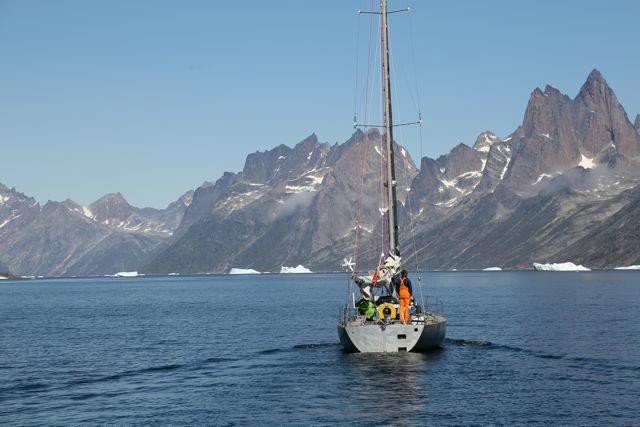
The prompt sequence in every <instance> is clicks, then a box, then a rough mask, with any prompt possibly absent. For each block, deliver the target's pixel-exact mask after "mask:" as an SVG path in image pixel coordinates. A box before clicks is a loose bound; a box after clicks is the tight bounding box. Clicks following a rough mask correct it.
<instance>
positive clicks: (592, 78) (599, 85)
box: [578, 68, 613, 99]
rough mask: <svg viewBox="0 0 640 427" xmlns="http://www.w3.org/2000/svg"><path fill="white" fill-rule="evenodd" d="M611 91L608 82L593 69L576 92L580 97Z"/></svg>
mask: <svg viewBox="0 0 640 427" xmlns="http://www.w3.org/2000/svg"><path fill="white" fill-rule="evenodd" d="M607 92H613V91H612V89H611V87H609V84H608V83H607V81H606V80H605V78H604V76H603V75H602V73H601V72H600V71H598V70H597V69H595V68H594V69H593V71H591V73H590V74H589V77H587V81H585V82H584V84H583V85H582V87H581V88H580V92H579V93H578V97H580V98H583V99H584V98H594V97H599V96H602V95H603V94H604V93H607Z"/></svg>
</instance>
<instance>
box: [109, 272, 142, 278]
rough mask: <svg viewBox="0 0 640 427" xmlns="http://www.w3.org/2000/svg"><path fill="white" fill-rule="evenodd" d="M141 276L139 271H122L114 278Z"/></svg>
mask: <svg viewBox="0 0 640 427" xmlns="http://www.w3.org/2000/svg"><path fill="white" fill-rule="evenodd" d="M138 276H141V275H140V274H138V272H137V271H121V272H119V273H116V274H114V275H113V277H138Z"/></svg>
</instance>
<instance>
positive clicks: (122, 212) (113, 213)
mask: <svg viewBox="0 0 640 427" xmlns="http://www.w3.org/2000/svg"><path fill="white" fill-rule="evenodd" d="M132 210H133V207H132V206H131V205H130V204H129V202H127V200H126V199H125V198H124V196H123V195H122V194H120V193H109V194H105V195H104V196H102V197H101V198H99V199H98V200H96V201H95V202H93V203H92V204H91V205H89V207H88V212H87V214H88V215H87V216H90V217H92V219H95V220H96V221H97V222H102V223H105V224H107V225H109V224H111V223H113V222H116V221H124V220H126V219H127V218H128V217H129V215H131V211H132Z"/></svg>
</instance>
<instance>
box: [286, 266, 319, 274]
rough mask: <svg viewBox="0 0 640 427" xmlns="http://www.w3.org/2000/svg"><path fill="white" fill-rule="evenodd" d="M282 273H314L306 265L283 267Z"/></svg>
mask: <svg viewBox="0 0 640 427" xmlns="http://www.w3.org/2000/svg"><path fill="white" fill-rule="evenodd" d="M280 273H312V271H311V270H309V269H308V268H307V267H305V266H304V265H299V266H297V267H285V266H282V267H281V268H280Z"/></svg>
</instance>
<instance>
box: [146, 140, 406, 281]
mask: <svg viewBox="0 0 640 427" xmlns="http://www.w3.org/2000/svg"><path fill="white" fill-rule="evenodd" d="M395 149H396V152H397V153H398V168H397V176H398V197H399V198H400V199H401V200H405V198H406V194H407V190H409V187H410V183H411V181H412V180H413V178H414V176H415V175H416V173H417V168H416V167H415V165H414V164H413V161H412V160H411V158H410V156H409V154H408V153H407V152H406V150H405V149H404V148H402V147H399V146H396V148H395ZM383 150H384V147H383V144H382V139H381V135H380V133H379V132H377V131H371V132H368V133H366V134H364V133H362V132H357V133H355V134H354V135H353V136H352V137H351V138H350V139H349V140H348V141H346V142H345V143H343V144H336V145H333V146H330V145H328V144H325V143H320V142H318V140H317V138H316V136H315V135H312V136H310V137H309V138H307V139H305V140H303V141H302V142H300V143H299V144H297V145H296V146H295V147H293V148H288V147H284V146H280V147H276V148H275V149H273V150H270V151H267V152H263V153H254V154H251V155H249V156H248V157H247V161H246V163H245V167H244V169H243V171H242V172H241V173H238V174H225V175H224V176H223V177H222V178H221V179H220V180H218V181H217V182H216V183H215V184H206V185H205V186H203V187H201V188H199V189H197V190H196V191H195V193H194V198H193V203H192V205H191V207H190V208H189V209H188V210H187V212H186V213H185V217H184V218H185V219H184V220H183V224H182V225H181V226H180V228H179V229H178V231H177V232H176V234H175V236H174V238H173V239H172V241H171V243H170V245H169V246H168V247H167V248H166V249H165V250H164V251H162V252H161V253H159V254H158V255H157V256H156V257H155V258H154V259H153V260H152V261H151V262H150V263H149V264H148V265H147V266H146V267H145V268H144V270H146V271H149V272H154V273H155V272H158V273H169V272H174V271H180V272H225V271H228V270H229V269H231V268H233V267H241V268H253V269H256V270H260V271H279V270H280V267H281V266H282V265H286V266H293V265H298V264H303V263H307V262H309V260H311V259H314V258H316V257H327V258H331V259H333V258H334V257H337V256H341V253H338V252H336V251H337V249H335V248H334V245H335V244H336V243H337V242H341V241H346V240H347V239H349V240H352V239H353V236H354V232H355V231H354V219H355V216H356V215H359V220H360V221H359V223H360V226H361V227H360V231H361V232H363V233H372V232H373V229H374V228H375V227H377V226H378V223H379V222H380V218H381V215H380V212H379V210H378V207H377V203H378V200H379V198H378V194H379V192H380V188H379V185H378V184H377V183H378V179H377V177H378V175H379V173H380V162H381V160H382V159H383V157H382V154H383ZM362 165H368V166H371V165H374V167H367V168H365V170H366V173H365V175H364V179H361V178H362V177H361V174H360V171H361V170H362V169H363V166H362ZM358 204H360V207H361V208H360V209H359V210H357V209H355V207H356V206H357V205H358ZM340 259H341V258H340Z"/></svg>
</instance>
